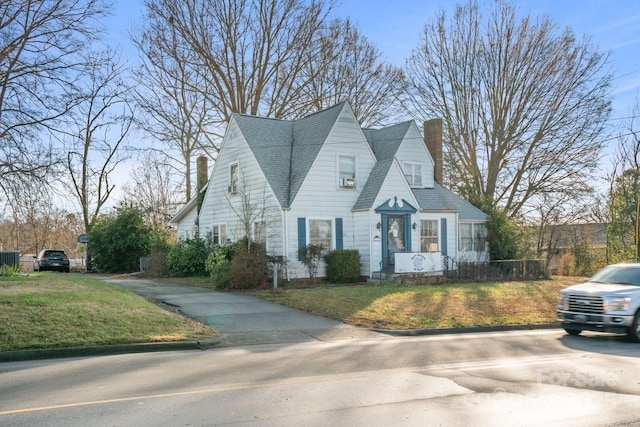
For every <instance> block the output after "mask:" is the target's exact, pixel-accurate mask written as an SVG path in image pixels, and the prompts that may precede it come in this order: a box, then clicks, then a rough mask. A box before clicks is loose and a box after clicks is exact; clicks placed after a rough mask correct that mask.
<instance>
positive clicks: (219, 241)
mask: <svg viewBox="0 0 640 427" xmlns="http://www.w3.org/2000/svg"><path fill="white" fill-rule="evenodd" d="M211 238H212V240H213V244H214V245H224V244H225V243H227V226H226V225H225V224H220V225H214V226H213V231H212V233H211Z"/></svg>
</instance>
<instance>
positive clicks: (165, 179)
mask: <svg viewBox="0 0 640 427" xmlns="http://www.w3.org/2000/svg"><path fill="white" fill-rule="evenodd" d="M175 177H176V173H175V171H174V170H173V168H171V167H170V166H169V165H167V164H166V163H165V161H164V158H163V156H162V155H160V154H158V153H156V152H149V153H147V154H146V155H145V156H144V158H143V160H142V161H141V162H140V164H139V166H138V167H137V168H135V169H134V170H133V172H132V174H131V178H132V181H131V182H130V183H128V184H126V185H125V187H124V189H123V191H124V198H123V204H124V205H126V206H133V207H136V208H138V209H140V211H141V212H143V213H144V215H145V217H146V220H147V221H148V223H149V224H150V225H151V226H152V227H153V228H154V229H155V230H166V228H167V224H168V222H169V220H170V219H171V217H172V216H173V214H174V213H175V212H176V210H177V209H178V208H179V207H180V206H181V205H182V203H183V202H184V201H183V200H182V198H181V197H180V194H179V191H178V188H180V187H181V186H180V185H178V184H180V183H176V181H175Z"/></svg>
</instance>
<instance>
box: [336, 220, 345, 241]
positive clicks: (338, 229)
mask: <svg viewBox="0 0 640 427" xmlns="http://www.w3.org/2000/svg"><path fill="white" fill-rule="evenodd" d="M343 247H344V243H343V238H342V218H336V249H342V248H343Z"/></svg>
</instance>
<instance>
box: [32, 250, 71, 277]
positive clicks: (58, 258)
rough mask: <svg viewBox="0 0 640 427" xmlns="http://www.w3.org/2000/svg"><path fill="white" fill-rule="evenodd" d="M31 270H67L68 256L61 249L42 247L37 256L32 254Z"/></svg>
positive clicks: (66, 271)
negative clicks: (33, 259)
mask: <svg viewBox="0 0 640 427" xmlns="http://www.w3.org/2000/svg"><path fill="white" fill-rule="evenodd" d="M34 258H35V261H33V271H45V270H52V271H62V272H65V273H68V272H69V257H68V256H67V254H66V253H64V251H63V250H61V249H43V250H42V251H40V253H39V254H38V256H34Z"/></svg>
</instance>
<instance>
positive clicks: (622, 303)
mask: <svg viewBox="0 0 640 427" xmlns="http://www.w3.org/2000/svg"><path fill="white" fill-rule="evenodd" d="M629 301H631V298H609V299H607V301H606V307H605V309H606V310H605V311H627V310H629Z"/></svg>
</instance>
